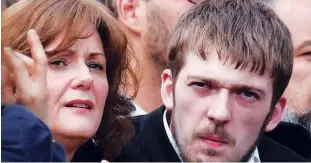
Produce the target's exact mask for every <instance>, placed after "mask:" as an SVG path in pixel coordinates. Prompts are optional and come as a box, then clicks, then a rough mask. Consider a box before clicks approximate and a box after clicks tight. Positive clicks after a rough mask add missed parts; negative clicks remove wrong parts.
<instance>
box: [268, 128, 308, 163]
mask: <svg viewBox="0 0 311 163" xmlns="http://www.w3.org/2000/svg"><path fill="white" fill-rule="evenodd" d="M267 136H269V137H270V138H272V139H273V140H275V141H277V142H278V143H280V144H282V145H284V146H286V147H288V148H290V149H291V150H293V151H295V152H296V153H298V154H299V155H300V156H302V157H304V158H305V159H307V160H309V161H311V133H310V132H309V131H308V130H307V129H305V128H304V127H303V126H301V125H298V124H294V123H290V122H282V123H280V124H279V125H278V126H277V127H276V128H275V129H274V130H272V131H271V132H268V133H267Z"/></svg>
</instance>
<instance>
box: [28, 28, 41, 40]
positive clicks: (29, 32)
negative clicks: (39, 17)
mask: <svg viewBox="0 0 311 163" xmlns="http://www.w3.org/2000/svg"><path fill="white" fill-rule="evenodd" d="M28 35H32V36H34V37H35V38H36V39H38V40H39V37H38V34H37V32H36V31H35V30H34V29H30V30H29V31H28Z"/></svg>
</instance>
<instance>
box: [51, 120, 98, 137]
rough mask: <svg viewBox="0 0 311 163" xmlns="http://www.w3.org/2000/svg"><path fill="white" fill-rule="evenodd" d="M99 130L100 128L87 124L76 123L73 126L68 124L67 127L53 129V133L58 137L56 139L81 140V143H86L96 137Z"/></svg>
mask: <svg viewBox="0 0 311 163" xmlns="http://www.w3.org/2000/svg"><path fill="white" fill-rule="evenodd" d="M55 127H56V126H55ZM97 129H98V126H97V127H94V126H91V125H87V124H78V123H75V124H72V125H70V124H67V125H66V126H57V128H54V129H52V132H53V133H55V134H56V135H58V136H56V137H62V139H64V138H65V139H71V140H75V139H76V140H80V139H81V141H86V140H88V139H90V138H92V137H93V136H94V135H95V133H96V131H97Z"/></svg>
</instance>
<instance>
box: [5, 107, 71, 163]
mask: <svg viewBox="0 0 311 163" xmlns="http://www.w3.org/2000/svg"><path fill="white" fill-rule="evenodd" d="M1 161H2V162H24V161H26V162H61V161H66V157H65V149H64V147H63V146H61V145H60V144H58V143H56V142H53V141H52V136H51V132H50V130H49V128H48V127H47V126H46V125H45V124H44V123H43V122H42V121H41V120H39V119H38V118H37V117H36V116H35V115H34V114H32V113H31V112H30V111H29V110H27V109H26V108H24V107H23V106H20V105H7V106H5V105H1Z"/></svg>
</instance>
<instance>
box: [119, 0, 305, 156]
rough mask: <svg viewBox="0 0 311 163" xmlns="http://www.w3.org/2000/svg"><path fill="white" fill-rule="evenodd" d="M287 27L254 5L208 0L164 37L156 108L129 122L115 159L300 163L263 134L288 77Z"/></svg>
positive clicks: (278, 108) (274, 120) (281, 104)
mask: <svg viewBox="0 0 311 163" xmlns="http://www.w3.org/2000/svg"><path fill="white" fill-rule="evenodd" d="M292 52H293V48H292V44H291V36H290V33H289V31H288V29H287V27H286V26H285V25H284V24H283V23H282V21H281V20H279V18H278V17H277V16H276V14H275V13H274V12H273V11H272V10H270V9H269V8H268V7H265V6H264V5H263V4H261V3H256V2H255V1H249V0H208V1H204V2H202V3H200V4H199V5H198V6H196V7H195V8H193V9H191V10H190V11H189V12H188V13H187V14H185V15H184V16H183V17H182V18H181V20H180V22H179V24H178V25H177V28H176V30H175V31H174V32H173V34H172V39H171V41H170V46H169V61H168V69H166V70H164V71H163V73H162V87H161V96H162V100H163V103H164V106H163V107H161V108H159V109H158V110H156V111H155V112H153V113H151V114H149V115H146V116H142V117H139V118H138V119H136V120H137V121H136V122H135V124H136V129H137V131H136V135H135V137H134V138H133V139H132V140H131V141H130V142H128V143H127V144H126V145H125V146H124V148H123V151H122V152H121V154H120V156H119V158H118V160H117V161H123V162H124V161H125V162H126V161H144V162H148V161H156V162H170V161H173V162H177V161H187V162H188V161H190V162H192V161H193V162H196V161H204V162H208V161H223V162H235V161H251V162H258V161H263V162H282V161H293V162H294V161H295V162H296V161H304V160H303V159H302V158H301V157H300V156H299V155H297V154H296V153H294V152H292V151H291V150H289V149H288V148H286V147H284V146H282V145H280V144H278V143H277V142H275V141H273V140H272V139H269V138H268V137H266V136H265V134H264V132H265V131H271V130H273V129H274V128H275V127H276V125H277V124H278V123H279V122H280V120H281V118H282V113H283V111H284V108H285V105H286V100H285V99H284V98H281V95H282V94H283V92H284V89H285V88H286V86H287V84H288V81H289V79H290V76H291V72H292V65H293V63H292V62H293V56H292Z"/></svg>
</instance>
